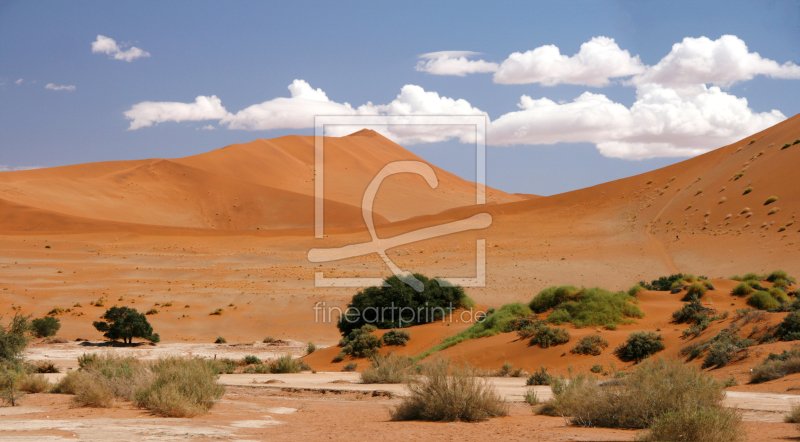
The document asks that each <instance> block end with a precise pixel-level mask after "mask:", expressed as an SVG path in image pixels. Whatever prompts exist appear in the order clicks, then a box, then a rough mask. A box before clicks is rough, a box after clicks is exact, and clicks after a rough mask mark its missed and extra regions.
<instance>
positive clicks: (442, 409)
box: [391, 360, 508, 422]
mask: <svg viewBox="0 0 800 442" xmlns="http://www.w3.org/2000/svg"><path fill="white" fill-rule="evenodd" d="M422 374H423V375H424V376H423V377H421V378H415V379H414V381H412V382H410V383H409V384H408V388H409V395H408V396H406V397H404V398H403V401H402V402H401V403H400V404H399V405H398V406H397V407H395V408H394V409H393V410H391V416H392V419H393V420H398V421H404V420H427V421H447V422H452V421H466V422H476V421H482V420H485V419H488V418H491V417H498V416H505V415H507V414H508V404H506V402H505V401H504V400H503V399H502V397H501V396H500V395H499V394H498V393H497V391H496V390H495V388H494V387H493V386H492V385H491V384H490V383H489V382H488V381H486V380H485V379H481V378H479V377H476V376H475V370H474V369H473V368H470V367H466V366H453V365H451V364H450V363H449V361H446V360H435V361H431V362H429V363H427V364H425V365H424V366H423V368H422Z"/></svg>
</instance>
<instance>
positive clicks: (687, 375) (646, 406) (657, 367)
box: [552, 359, 724, 440]
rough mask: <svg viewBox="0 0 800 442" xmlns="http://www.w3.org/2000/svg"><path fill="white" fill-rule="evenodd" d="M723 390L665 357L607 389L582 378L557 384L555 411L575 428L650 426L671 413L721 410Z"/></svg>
mask: <svg viewBox="0 0 800 442" xmlns="http://www.w3.org/2000/svg"><path fill="white" fill-rule="evenodd" d="M722 389H723V387H722V384H720V383H719V382H716V381H715V380H714V379H713V378H712V377H711V376H709V375H707V374H705V373H702V372H700V371H699V370H697V368H695V367H693V366H687V365H684V364H683V363H681V362H680V361H677V360H664V359H660V360H658V361H645V362H644V363H642V364H641V365H639V367H638V368H637V369H636V371H635V372H633V374H631V375H630V376H626V377H624V378H622V379H618V380H615V381H614V382H612V383H607V384H604V385H601V384H600V383H598V382H597V378H595V377H594V376H591V375H583V374H579V375H576V376H571V377H570V378H569V379H568V380H565V381H557V382H556V383H555V385H554V386H553V395H554V400H553V404H552V407H553V408H554V409H555V411H556V412H557V414H560V415H562V416H564V417H565V418H566V419H567V422H569V423H570V424H572V425H580V426H584V427H606V428H648V427H650V426H652V425H653V424H654V423H655V422H656V420H657V419H658V418H661V417H662V416H664V415H666V414H667V413H671V412H679V411H683V410H692V409H698V408H706V407H714V408H721V407H722V404H721V402H722V399H723V397H724V394H723V391H722ZM678 440H680V439H678Z"/></svg>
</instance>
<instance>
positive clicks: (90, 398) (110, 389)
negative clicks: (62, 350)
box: [73, 353, 151, 407]
mask: <svg viewBox="0 0 800 442" xmlns="http://www.w3.org/2000/svg"><path fill="white" fill-rule="evenodd" d="M79 362H82V365H81V371H80V373H81V375H80V376H79V377H78V378H77V382H76V386H75V397H74V398H73V401H74V402H75V403H76V404H78V405H82V406H88V407H111V406H113V405H114V403H115V401H116V399H122V400H127V401H131V400H133V399H134V396H135V392H136V390H137V389H139V388H141V387H142V386H144V385H147V384H148V383H149V381H150V379H151V377H150V376H151V373H150V372H149V370H148V369H147V367H146V366H145V365H144V364H142V363H141V362H139V361H138V360H136V358H134V357H123V356H118V355H116V354H113V353H107V354H104V355H92V357H88V358H84V359H83V361H79Z"/></svg>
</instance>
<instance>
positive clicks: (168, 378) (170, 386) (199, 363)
mask: <svg viewBox="0 0 800 442" xmlns="http://www.w3.org/2000/svg"><path fill="white" fill-rule="evenodd" d="M150 370H151V372H152V373H153V379H152V381H151V382H149V383H148V385H146V386H145V387H143V388H140V389H139V390H138V391H137V392H136V401H135V402H136V405H138V406H140V407H143V408H147V409H148V410H151V411H153V412H154V413H156V414H158V415H160V416H166V417H191V416H196V415H198V414H204V413H207V412H208V410H210V409H211V407H213V406H214V404H216V403H217V401H219V400H220V398H222V395H223V394H224V393H225V387H224V386H222V385H220V384H218V383H217V379H218V378H219V375H218V374H217V371H216V370H215V369H214V366H213V363H211V361H207V360H205V359H200V358H191V359H188V358H180V357H175V356H171V357H166V358H162V359H159V360H158V361H156V362H154V363H153V364H152V365H151V366H150Z"/></svg>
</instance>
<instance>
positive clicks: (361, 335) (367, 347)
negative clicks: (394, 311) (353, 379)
mask: <svg viewBox="0 0 800 442" xmlns="http://www.w3.org/2000/svg"><path fill="white" fill-rule="evenodd" d="M375 330H376V329H375V326H374V325H370V324H366V325H363V326H361V328H357V329H354V330H352V331H351V332H350V333H349V334H348V335H347V336H345V337H344V338H343V339H342V340H341V341H339V346H341V347H342V351H341V353H343V354H344V355H350V356H352V357H354V358H371V357H372V356H374V355H376V354H377V353H378V350H379V349H380V348H381V346H383V341H382V340H381V338H379V337H377V336H375V335H373V334H371V333H372V332H373V331H375Z"/></svg>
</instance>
